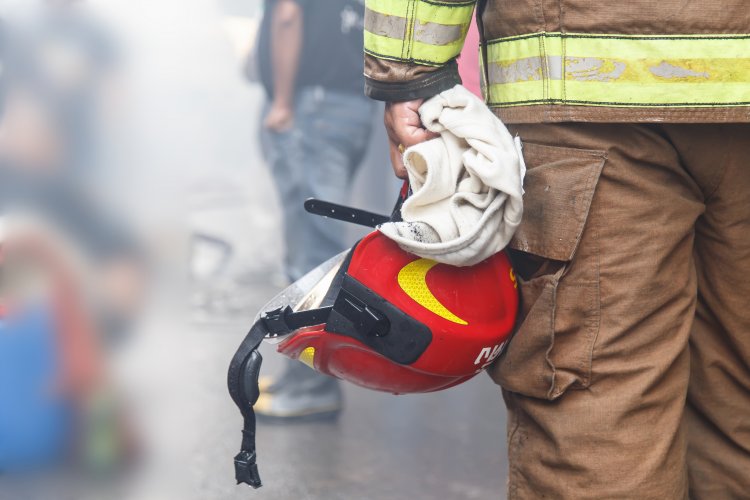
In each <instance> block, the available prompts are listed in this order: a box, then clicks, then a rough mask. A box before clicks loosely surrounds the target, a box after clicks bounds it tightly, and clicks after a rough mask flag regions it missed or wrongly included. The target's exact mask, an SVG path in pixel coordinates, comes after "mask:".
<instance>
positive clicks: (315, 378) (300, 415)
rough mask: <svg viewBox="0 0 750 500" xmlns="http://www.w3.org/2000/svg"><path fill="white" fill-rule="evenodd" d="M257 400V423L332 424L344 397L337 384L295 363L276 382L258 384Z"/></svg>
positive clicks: (339, 411)
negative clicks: (308, 422)
mask: <svg viewBox="0 0 750 500" xmlns="http://www.w3.org/2000/svg"><path fill="white" fill-rule="evenodd" d="M258 382H259V384H258V386H259V388H260V396H259V397H258V401H257V402H256V403H255V405H254V407H253V408H254V410H255V415H256V416H257V417H258V420H262V421H268V422H276V423H296V422H307V421H321V420H335V419H336V418H337V417H338V416H339V414H340V413H341V409H342V407H343V397H342V394H341V387H339V381H338V380H337V379H335V378H333V377H329V376H328V375H323V374H322V373H318V372H316V371H314V370H312V369H310V368H308V367H307V366H305V365H304V364H302V363H300V362H298V361H290V362H289V364H288V365H287V367H286V370H285V371H284V372H283V373H282V374H281V376H279V377H278V378H271V377H262V378H261V380H259V381H258Z"/></svg>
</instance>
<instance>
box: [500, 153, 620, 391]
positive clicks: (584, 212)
mask: <svg viewBox="0 0 750 500" xmlns="http://www.w3.org/2000/svg"><path fill="white" fill-rule="evenodd" d="M524 158H525V160H526V164H527V167H528V171H527V173H526V178H525V180H524V189H525V194H524V214H523V220H522V222H521V224H520V226H519V227H518V230H517V231H516V234H515V236H514V238H513V240H512V241H511V243H510V245H509V253H510V254H511V258H512V260H513V265H514V269H515V270H516V275H517V277H518V283H519V291H520V295H521V301H520V310H519V317H518V321H517V323H516V329H515V333H514V335H513V337H512V338H511V340H510V342H509V343H508V345H507V348H506V349H505V351H504V352H503V354H502V355H501V356H500V357H499V358H498V360H497V361H496V362H495V363H494V365H492V367H491V368H490V370H489V371H490V376H491V377H492V378H493V380H494V381H495V382H496V383H498V384H499V385H501V386H502V387H503V388H504V389H506V390H509V391H512V392H517V393H520V394H523V395H525V396H530V397H535V398H541V399H549V400H553V399H556V398H558V397H560V396H561V395H562V394H563V393H564V392H565V391H566V390H568V389H569V388H573V389H582V388H586V387H588V385H589V383H590V378H591V364H592V360H591V357H592V351H593V346H594V341H595V340H596V336H597V334H598V332H599V281H598V259H597V258H596V252H595V251H593V250H595V249H596V248H597V247H598V242H596V241H595V239H596V235H595V233H596V232H595V231H589V232H587V233H586V238H587V241H586V245H587V247H588V248H587V252H586V257H585V259H582V258H577V254H578V249H579V245H580V243H581V238H582V237H583V235H584V230H585V228H586V227H587V221H588V220H589V211H590V208H591V201H592V199H593V196H594V192H595V190H596V185H597V183H598V180H599V176H600V174H601V171H602V168H603V167H604V162H605V160H606V155H605V153H604V152H603V151H593V150H582V149H573V148H567V147H565V148H564V147H552V146H543V145H539V144H532V143H524Z"/></svg>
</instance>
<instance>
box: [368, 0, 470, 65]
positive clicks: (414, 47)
mask: <svg viewBox="0 0 750 500" xmlns="http://www.w3.org/2000/svg"><path fill="white" fill-rule="evenodd" d="M474 3H475V1H474V0H470V1H460V2H445V1H442V2H441V1H438V0H368V1H367V3H366V10H365V52H367V53H368V54H370V55H373V56H375V57H379V58H384V59H393V60H398V61H408V62H417V63H420V64H427V65H435V66H439V65H442V64H445V63H446V62H448V61H450V60H451V59H453V58H454V57H456V56H457V55H458V54H459V53H460V52H461V48H462V46H463V41H464V38H465V37H466V32H467V31H468V28H469V23H470V22H471V15H472V12H473V10H474Z"/></svg>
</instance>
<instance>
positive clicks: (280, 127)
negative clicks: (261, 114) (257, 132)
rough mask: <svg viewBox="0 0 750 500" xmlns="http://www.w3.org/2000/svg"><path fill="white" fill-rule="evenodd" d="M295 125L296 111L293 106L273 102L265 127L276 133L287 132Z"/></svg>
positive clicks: (264, 123)
mask: <svg viewBox="0 0 750 500" xmlns="http://www.w3.org/2000/svg"><path fill="white" fill-rule="evenodd" d="M292 125H294V111H293V110H292V107H291V106H288V105H285V104H282V103H277V102H273V103H272V104H271V109H269V110H268V115H266V119H265V120H264V121H263V126H264V127H266V128H267V129H269V130H272V131H274V132H286V131H287V130H289V129H290V128H292Z"/></svg>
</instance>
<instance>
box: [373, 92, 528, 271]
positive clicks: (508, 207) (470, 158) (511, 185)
mask: <svg viewBox="0 0 750 500" xmlns="http://www.w3.org/2000/svg"><path fill="white" fill-rule="evenodd" d="M419 114H420V117H421V119H422V123H423V124H424V126H425V127H426V128H427V129H428V130H431V131H433V132H436V133H439V134H440V137H438V138H435V139H431V140H429V141H426V142H423V143H420V144H416V145H414V146H412V147H410V148H408V149H407V150H406V151H405V152H404V164H405V165H406V170H407V172H408V174H409V183H410V185H411V188H412V191H413V194H412V195H411V196H410V197H409V198H408V199H407V200H406V201H405V202H404V204H403V207H402V208H401V216H402V218H403V222H389V223H386V224H383V225H382V226H380V228H379V229H380V231H381V232H382V233H383V234H385V235H386V236H388V237H389V238H391V239H392V240H394V241H395V242H396V243H398V245H399V246H400V247H401V248H402V249H404V250H406V251H407V252H411V253H414V254H416V255H418V256H420V257H423V258H427V259H432V260H435V261H438V262H442V263H444V264H451V265H454V266H470V265H473V264H476V263H478V262H481V261H482V260H484V259H486V258H487V257H490V256H491V255H493V254H495V253H497V252H499V251H500V250H502V249H503V248H505V246H506V245H507V244H508V242H509V241H510V239H511V237H512V236H513V233H514V231H515V229H516V227H517V226H518V224H519V223H520V222H521V215H522V213H523V199H522V196H523V176H524V174H525V171H526V167H525V165H524V163H523V156H522V154H521V142H520V140H519V139H518V138H516V139H515V140H514V138H513V137H512V136H511V135H510V132H508V129H507V128H505V125H503V123H502V122H501V121H500V120H499V119H498V118H497V117H496V116H495V115H494V114H493V113H492V111H490V109H489V108H488V107H487V106H486V105H485V104H484V102H482V101H481V100H479V99H478V98H477V97H476V96H475V95H474V94H472V93H471V92H469V91H468V90H466V89H465V88H464V87H462V86H461V85H456V86H455V87H453V88H452V89H450V90H446V91H445V92H442V93H440V94H438V95H436V96H434V97H433V98H431V99H430V100H428V101H426V102H425V103H424V104H422V106H421V107H420V108H419Z"/></svg>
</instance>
